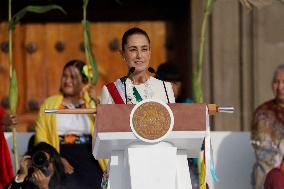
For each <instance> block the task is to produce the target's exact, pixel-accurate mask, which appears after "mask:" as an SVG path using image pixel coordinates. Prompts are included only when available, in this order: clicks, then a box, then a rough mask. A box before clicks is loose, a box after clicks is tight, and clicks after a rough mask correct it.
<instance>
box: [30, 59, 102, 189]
mask: <svg viewBox="0 0 284 189" xmlns="http://www.w3.org/2000/svg"><path fill="white" fill-rule="evenodd" d="M85 68H86V69H85ZM87 74H88V67H87V66H86V64H85V63H84V62H82V61H80V60H71V61H69V62H67V63H66V64H65V66H64V67H63V72H62V76H61V81H60V92H59V94H56V95H53V96H51V97H48V98H47V99H46V100H45V101H44V103H43V104H42V105H41V108H40V112H39V115H38V119H37V122H36V127H35V144H37V143H39V142H46V143H48V144H50V145H52V146H53V147H54V148H55V149H56V150H57V151H58V152H59V153H60V155H61V160H62V162H63V165H64V168H65V171H66V172H67V173H69V174H71V176H70V177H72V178H73V180H75V181H76V183H77V184H78V185H77V188H83V189H88V188H92V189H93V188H95V189H99V188H100V183H101V178H102V169H101V168H100V165H99V163H98V161H97V160H96V159H95V158H94V157H93V156H92V144H91V141H92V136H91V134H93V133H94V118H95V117H94V115H92V114H89V115H87V114H45V113H44V110H45V109H77V108H92V107H93V106H94V103H92V102H93V100H95V98H96V96H95V88H94V86H91V84H90V83H89V79H88V77H87ZM92 99H93V100H92Z"/></svg>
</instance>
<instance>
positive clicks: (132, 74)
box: [101, 28, 175, 104]
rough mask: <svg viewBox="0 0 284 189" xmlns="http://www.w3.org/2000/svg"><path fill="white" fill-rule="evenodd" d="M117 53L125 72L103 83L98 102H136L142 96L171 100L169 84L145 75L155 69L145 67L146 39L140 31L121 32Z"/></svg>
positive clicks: (147, 60) (147, 43)
mask: <svg viewBox="0 0 284 189" xmlns="http://www.w3.org/2000/svg"><path fill="white" fill-rule="evenodd" d="M121 55H122V58H123V60H124V61H125V64H126V66H127V67H128V70H129V72H128V73H126V76H124V77H122V78H120V79H118V80H116V81H115V82H112V83H109V84H107V85H106V86H103V89H102V95H101V103H102V104H137V103H138V102H140V101H142V100H145V99H157V100H161V101H163V102H165V103H173V102H175V97H174V93H173V89H172V86H171V83H169V82H163V81H161V80H158V79H156V78H154V77H151V76H150V75H149V74H148V72H152V73H154V72H155V71H154V69H153V68H149V64H150V58H151V47H150V38H149V36H148V34H147V33H146V32H145V31H144V30H142V29H140V28H131V29H129V30H127V31H126V32H125V33H124V35H123V37H122V50H121Z"/></svg>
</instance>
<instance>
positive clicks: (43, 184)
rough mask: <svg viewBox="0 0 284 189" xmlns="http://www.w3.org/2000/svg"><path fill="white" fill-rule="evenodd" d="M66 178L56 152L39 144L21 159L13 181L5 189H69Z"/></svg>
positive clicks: (43, 143)
mask: <svg viewBox="0 0 284 189" xmlns="http://www.w3.org/2000/svg"><path fill="white" fill-rule="evenodd" d="M66 178H67V177H66V174H65V172H64V167H63V164H62V162H61V160H60V155H59V154H58V152H57V151H56V150H55V148H53V147H52V146H51V145H49V144H47V143H45V142H41V143H39V144H37V145H36V146H35V147H34V148H33V149H32V150H31V151H28V152H27V154H26V155H25V156H24V157H23V159H22V160H21V163H20V170H19V171H18V173H17V175H16V177H15V179H13V180H12V181H11V182H10V183H9V184H8V185H7V186H6V188H5V189H55V188H60V189H64V188H71V187H68V186H67V185H66V184H65V181H66ZM68 183H69V184H71V183H70V182H68ZM70 186H71V185H70Z"/></svg>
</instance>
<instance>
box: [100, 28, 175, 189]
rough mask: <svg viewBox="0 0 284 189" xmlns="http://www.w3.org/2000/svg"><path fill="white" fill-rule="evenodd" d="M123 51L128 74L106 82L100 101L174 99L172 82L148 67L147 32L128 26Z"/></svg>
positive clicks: (106, 174)
mask: <svg viewBox="0 0 284 189" xmlns="http://www.w3.org/2000/svg"><path fill="white" fill-rule="evenodd" d="M121 55H122V58H123V60H124V61H125V64H126V66H127V67H128V73H126V76H124V77H122V78H120V79H117V80H116V81H114V82H112V83H109V84H107V85H105V86H103V89H102V94H101V104H137V103H139V102H140V101H142V100H145V99H155V100H160V101H162V102H164V103H174V102H175V97H174V93H173V89H172V85H171V83H170V82H164V81H161V80H158V79H156V78H154V77H151V76H150V75H149V74H148V73H149V72H150V73H155V70H154V69H153V68H151V67H149V64H150V58H151V45H150V38H149V36H148V34H147V33H146V32H145V31H144V30H142V29H140V28H131V29H129V30H127V31H126V32H125V33H124V35H123V37H122V50H121ZM107 183H108V173H107V172H105V173H104V176H103V180H102V188H107Z"/></svg>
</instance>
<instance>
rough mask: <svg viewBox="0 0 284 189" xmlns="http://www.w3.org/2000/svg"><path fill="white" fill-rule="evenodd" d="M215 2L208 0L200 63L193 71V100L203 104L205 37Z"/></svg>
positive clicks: (200, 49) (202, 30)
mask: <svg viewBox="0 0 284 189" xmlns="http://www.w3.org/2000/svg"><path fill="white" fill-rule="evenodd" d="M214 2H215V0H206V5H205V9H204V15H203V19H202V25H201V33H200V44H199V50H198V62H197V65H196V66H195V67H194V69H193V78H192V86H193V100H194V102H196V103H202V102H203V92H202V87H201V81H202V63H203V56H204V46H205V35H206V26H207V21H208V17H209V16H210V14H211V13H212V9H213V5H214Z"/></svg>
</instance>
